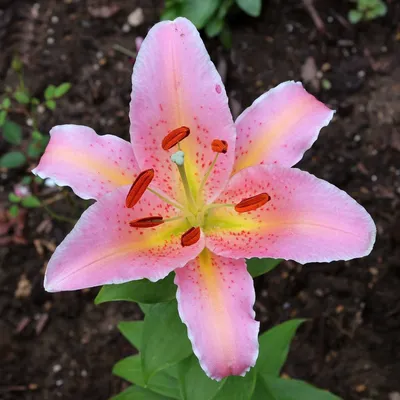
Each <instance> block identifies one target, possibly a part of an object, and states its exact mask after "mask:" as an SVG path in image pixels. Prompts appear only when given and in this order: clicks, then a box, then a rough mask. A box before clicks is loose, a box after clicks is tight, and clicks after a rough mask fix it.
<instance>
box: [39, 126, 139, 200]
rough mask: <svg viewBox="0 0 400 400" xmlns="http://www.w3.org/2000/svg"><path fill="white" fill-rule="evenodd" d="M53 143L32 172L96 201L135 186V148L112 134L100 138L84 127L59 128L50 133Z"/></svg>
mask: <svg viewBox="0 0 400 400" xmlns="http://www.w3.org/2000/svg"><path fill="white" fill-rule="evenodd" d="M50 136H51V137H50V142H49V144H48V146H47V148H46V151H45V153H44V154H43V156H42V158H41V159H40V163H39V165H38V166H37V167H36V168H35V169H34V170H33V171H32V172H33V173H34V174H36V175H38V176H40V177H41V178H43V179H44V178H51V179H52V180H54V182H55V183H56V184H57V185H59V186H70V187H71V188H72V190H73V191H74V192H75V193H76V194H77V195H78V196H80V197H81V198H82V199H96V200H98V199H99V198H100V197H101V196H103V195H105V194H106V193H108V192H111V191H112V190H114V189H115V188H117V187H119V186H123V185H127V184H129V183H132V182H133V180H134V178H135V175H137V173H138V166H137V163H136V159H135V155H134V154H133V150H132V146H131V145H130V143H128V142H127V141H125V140H123V139H120V138H119V137H117V136H113V135H103V136H100V135H97V134H96V132H95V131H94V130H93V129H91V128H88V127H87V126H82V125H59V126H56V127H54V128H53V129H52V130H51V131H50Z"/></svg>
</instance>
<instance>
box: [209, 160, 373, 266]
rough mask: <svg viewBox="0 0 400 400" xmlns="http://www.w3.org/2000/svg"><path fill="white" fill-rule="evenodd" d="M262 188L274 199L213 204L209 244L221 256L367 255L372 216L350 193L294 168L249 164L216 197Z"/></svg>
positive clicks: (229, 198)
mask: <svg viewBox="0 0 400 400" xmlns="http://www.w3.org/2000/svg"><path fill="white" fill-rule="evenodd" d="M259 193H267V194H268V195H269V196H270V197H271V200H270V201H269V202H268V203H267V204H265V205H264V206H262V207H261V208H259V209H257V210H254V211H251V212H248V213H243V214H237V213H236V212H235V210H234V208H233V207H224V208H216V209H214V210H210V215H209V216H208V219H207V225H206V227H205V234H206V236H207V241H206V246H207V247H208V248H209V249H210V250H212V251H213V252H215V253H216V254H219V255H221V256H225V257H227V256H229V257H234V258H242V257H246V258H250V257H271V258H283V259H292V260H295V261H298V262H300V263H307V262H327V261H334V260H349V259H352V258H356V257H363V256H365V255H368V254H369V253H370V252H371V250H372V247H373V244H374V242H375V235H376V228H375V224H374V222H373V221H372V218H371V216H370V215H369V214H368V213H367V211H366V210H365V209H364V208H363V207H362V206H360V205H359V204H358V203H357V202H356V201H355V200H354V199H352V198H351V197H350V196H349V195H348V194H347V193H345V192H343V191H342V190H340V189H338V188H337V187H335V186H333V185H331V184H330V183H328V182H326V181H323V180H321V179H318V178H316V177H315V176H313V175H311V174H309V173H307V172H303V171H300V170H298V169H295V168H284V167H280V166H256V167H249V168H246V169H244V170H242V171H240V172H239V173H238V174H236V175H234V176H233V177H232V179H231V181H230V182H229V184H228V186H227V188H226V191H225V192H224V193H223V194H222V195H221V196H220V198H219V199H218V200H217V202H218V203H233V204H236V203H239V202H240V201H241V200H242V199H243V198H249V197H251V196H255V195H257V194H259Z"/></svg>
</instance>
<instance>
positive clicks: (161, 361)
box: [95, 258, 339, 400]
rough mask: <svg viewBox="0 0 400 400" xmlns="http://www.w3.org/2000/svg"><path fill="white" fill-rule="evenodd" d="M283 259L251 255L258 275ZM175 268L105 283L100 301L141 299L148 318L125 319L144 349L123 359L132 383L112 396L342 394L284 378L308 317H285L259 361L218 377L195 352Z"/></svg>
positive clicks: (265, 338)
mask: <svg viewBox="0 0 400 400" xmlns="http://www.w3.org/2000/svg"><path fill="white" fill-rule="evenodd" d="M280 261H281V260H275V259H256V258H254V259H250V260H247V268H248V271H249V272H250V274H251V275H252V276H253V277H256V276H259V275H262V274H264V273H267V272H269V271H271V270H272V269H274V268H275V267H276V266H277V265H278V264H279V263H280ZM173 281H174V273H171V274H170V275H168V276H167V277H166V278H165V279H163V280H160V281H158V282H156V283H152V282H150V281H148V280H146V279H143V280H140V281H131V282H127V283H122V284H119V285H106V286H103V288H102V289H101V290H100V292H99V294H98V295H97V297H96V299H95V303H96V304H101V303H105V302H110V301H120V300H124V301H132V302H137V303H139V305H140V307H141V309H142V311H143V313H144V314H145V317H144V321H124V322H120V323H119V324H118V329H119V330H120V332H121V333H122V335H124V336H125V338H126V339H127V340H128V341H129V342H130V344H131V345H132V346H133V347H135V348H136V349H137V350H138V352H139V354H136V355H131V356H128V357H126V358H124V359H122V360H121V361H118V362H117V363H116V364H115V365H114V368H113V374H114V375H116V376H119V377H121V378H123V379H125V380H127V381H128V382H130V383H131V384H133V385H132V386H130V387H129V388H128V389H126V390H125V391H124V392H122V393H120V394H119V395H117V396H115V397H114V398H113V400H131V399H146V400H168V399H178V400H179V399H181V400H230V399H249V400H260V399H263V400H299V399H306V400H339V397H337V396H335V395H333V394H331V393H329V392H326V391H324V390H321V389H318V388H316V387H314V386H312V385H310V384H308V383H306V382H303V381H299V380H295V379H286V378H281V377H280V375H281V370H282V367H283V365H284V363H285V361H286V358H287V356H288V353H289V348H290V343H291V341H292V339H293V337H294V335H295V333H296V330H297V328H299V326H300V325H301V324H302V323H303V322H305V320H304V319H293V320H290V321H286V322H284V323H282V324H280V325H278V326H275V327H274V328H272V329H270V330H269V331H267V332H265V333H263V334H262V335H261V336H260V337H259V343H260V350H259V357H258V360H257V363H256V365H255V367H254V368H252V369H251V370H250V371H249V372H248V373H247V374H246V376H244V377H239V376H230V377H228V378H225V379H223V380H221V381H215V380H212V379H210V378H208V377H207V376H206V374H205V373H204V371H203V370H202V369H201V367H200V365H199V362H198V360H197V358H196V357H195V355H194V354H193V352H192V346H191V344H190V342H189V339H188V336H187V330H186V327H185V325H184V324H183V323H182V322H181V320H180V318H179V315H178V310H177V302H176V300H175V296H176V286H175V285H174V283H173Z"/></svg>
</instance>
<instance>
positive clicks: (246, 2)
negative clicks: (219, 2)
mask: <svg viewBox="0 0 400 400" xmlns="http://www.w3.org/2000/svg"><path fill="white" fill-rule="evenodd" d="M261 2H262V1H261V0H236V3H237V5H238V6H239V7H240V8H241V9H242V10H243V11H244V12H245V13H246V14H249V15H251V16H252V17H259V16H260V13H261Z"/></svg>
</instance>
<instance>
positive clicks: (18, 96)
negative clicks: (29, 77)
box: [14, 91, 30, 104]
mask: <svg viewBox="0 0 400 400" xmlns="http://www.w3.org/2000/svg"><path fill="white" fill-rule="evenodd" d="M14 99H15V100H17V101H18V103H20V104H28V103H29V102H30V97H29V96H28V94H27V93H25V92H22V91H17V92H15V93H14Z"/></svg>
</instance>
